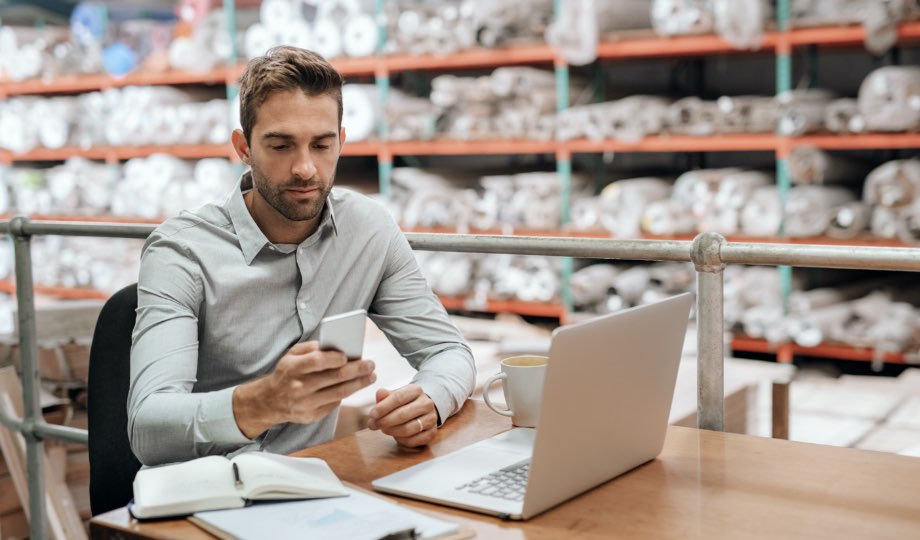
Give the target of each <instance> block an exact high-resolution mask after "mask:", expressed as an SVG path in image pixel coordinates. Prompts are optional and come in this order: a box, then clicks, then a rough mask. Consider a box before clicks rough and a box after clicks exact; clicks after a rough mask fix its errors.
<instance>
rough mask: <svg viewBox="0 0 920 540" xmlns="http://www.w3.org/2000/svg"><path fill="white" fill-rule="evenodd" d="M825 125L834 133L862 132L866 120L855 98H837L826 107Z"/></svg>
mask: <svg viewBox="0 0 920 540" xmlns="http://www.w3.org/2000/svg"><path fill="white" fill-rule="evenodd" d="M824 126H825V127H826V128H827V129H828V130H829V131H832V132H834V133H862V132H863V131H865V129H866V120H865V119H864V118H863V116H862V114H860V112H859V102H858V101H857V100H856V99H854V98H840V99H835V100H833V101H831V102H830V103H828V104H827V107H825V108H824Z"/></svg>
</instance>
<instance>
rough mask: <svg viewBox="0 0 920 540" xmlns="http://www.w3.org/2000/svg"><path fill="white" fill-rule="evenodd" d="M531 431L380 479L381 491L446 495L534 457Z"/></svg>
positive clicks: (508, 435)
mask: <svg viewBox="0 0 920 540" xmlns="http://www.w3.org/2000/svg"><path fill="white" fill-rule="evenodd" d="M533 440H534V430H533V429H528V428H519V429H513V430H511V431H507V432H505V433H502V434H499V435H496V436H495V437H492V438H490V439H486V440H484V441H480V442H478V443H476V444H473V445H470V446H467V447H465V448H462V449H460V450H457V451H455V452H452V453H450V454H447V455H445V456H441V457H438V458H435V459H432V460H429V461H426V462H424V463H419V464H418V465H415V466H414V467H410V468H408V469H405V470H402V471H400V472H398V473H395V474H392V475H389V476H386V477H384V478H380V479H378V480H376V481H375V482H374V485H375V486H377V487H381V488H390V489H399V490H406V491H410V492H415V493H422V494H424V493H427V494H431V495H434V494H436V493H445V492H448V491H452V490H453V489H454V488H457V487H459V486H461V485H463V484H465V483H466V482H469V481H470V480H473V479H476V478H479V477H481V476H484V475H486V474H489V473H492V472H495V471H497V470H499V469H502V468H504V467H507V466H509V465H512V464H514V463H517V462H519V461H521V460H523V459H526V458H528V457H530V456H531V455H532V454H533Z"/></svg>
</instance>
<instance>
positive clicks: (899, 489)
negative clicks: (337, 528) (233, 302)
mask: <svg viewBox="0 0 920 540" xmlns="http://www.w3.org/2000/svg"><path fill="white" fill-rule="evenodd" d="M508 428H510V423H509V421H508V420H507V419H506V418H504V417H500V416H498V415H496V414H494V413H492V412H490V411H489V410H488V409H486V407H485V406H484V405H483V404H482V403H480V402H477V401H470V402H468V403H467V405H466V406H465V407H464V409H463V411H462V412H461V413H460V414H459V415H457V416H456V417H454V418H452V419H451V420H450V421H449V422H448V423H447V425H446V426H445V427H444V428H443V429H442V430H441V433H440V435H439V437H438V439H437V441H436V442H435V443H434V444H432V445H431V446H430V447H429V448H427V449H425V450H421V451H416V452H410V451H406V450H401V449H399V448H398V447H397V446H396V445H395V443H394V442H393V441H392V439H390V438H388V437H385V436H383V435H381V434H380V433H377V432H370V431H362V432H359V433H357V434H355V435H352V436H349V437H346V438H343V439H339V440H336V441H332V442H330V443H327V444H324V445H321V446H318V447H315V448H310V449H307V450H304V451H302V452H300V453H299V454H297V455H302V456H316V457H321V458H323V459H325V460H326V461H327V462H328V463H329V465H330V466H331V467H332V469H333V470H335V472H336V474H338V475H339V478H341V479H342V480H344V481H348V482H352V483H354V484H357V485H359V486H361V487H364V488H368V489H370V482H371V480H373V479H375V478H377V477H379V476H383V475H385V474H388V473H391V472H393V471H397V470H399V469H402V468H405V467H407V466H409V465H411V464H413V463H417V462H419V461H423V460H426V459H429V458H431V457H433V456H437V455H441V454H444V453H446V452H449V451H451V450H453V449H456V448H459V447H461V446H463V445H466V444H469V443H472V442H474V441H477V440H480V439H483V438H485V437H488V436H491V435H493V434H495V433H499V432H501V431H504V430H506V429H508ZM918 486H920V459H918V458H911V457H904V456H897V455H891V454H882V453H877V452H867V451H862V450H852V449H846V448H836V447H830V446H819V445H812V444H804V443H795V442H789V441H781V440H776V439H763V438H757V437H751V436H746V435H734V434H728V433H716V432H710V431H700V430H696V429H691V428H681V427H670V428H668V436H667V440H666V441H665V445H664V450H663V451H662V453H661V455H660V456H659V457H658V459H656V460H654V461H652V462H650V463H648V464H646V465H644V466H642V467H639V468H638V469H636V470H633V471H631V472H629V473H627V474H625V475H623V476H621V477H619V478H617V479H615V480H613V481H611V482H608V483H606V484H604V485H602V486H600V487H598V488H595V489H594V490H592V491H589V492H588V493H585V494H583V495H581V496H579V497H577V498H575V499H573V500H571V501H569V502H568V503H565V504H563V505H561V506H558V507H556V508H554V509H552V510H549V511H548V512H546V513H544V514H542V515H540V516H537V517H536V518H534V519H532V520H530V521H528V522H526V523H518V522H502V521H501V520H499V519H497V518H491V517H488V516H479V515H478V514H473V513H470V512H464V511H460V510H452V509H447V508H442V507H438V506H435V505H429V504H425V503H417V502H414V501H408V500H405V499H399V500H400V501H403V502H406V503H407V504H411V505H413V506H417V507H421V508H425V509H429V510H436V511H437V513H439V514H440V515H441V517H447V518H448V519H452V520H455V521H459V522H461V523H462V524H463V525H464V526H466V527H469V528H472V529H474V530H476V531H477V533H478V536H477V537H478V538H486V539H491V538H511V539H524V538H527V539H541V540H542V539H546V540H549V539H554V540H555V539H558V538H588V539H601V538H605V539H606V538H615V537H623V538H640V537H645V538H706V539H709V538H771V539H772V538H794V537H799V538H834V539H837V538H873V539H880V538H896V539H899V540H900V539H905V538H917V537H920V496H918V494H920V488H918ZM91 534H92V537H93V538H131V537H140V538H162V539H173V538H175V539H179V538H182V539H193V540H194V539H199V538H200V539H204V538H211V537H210V536H209V535H207V534H205V533H204V532H203V531H201V530H199V529H198V528H196V527H195V526H194V525H192V524H190V523H188V522H186V521H184V520H176V521H167V522H160V523H149V524H139V523H137V522H135V521H133V520H131V519H130V518H129V516H128V515H127V512H126V511H125V510H124V509H119V510H114V511H112V512H109V513H107V514H103V515H101V516H98V517H96V518H94V519H93V521H92V523H91Z"/></svg>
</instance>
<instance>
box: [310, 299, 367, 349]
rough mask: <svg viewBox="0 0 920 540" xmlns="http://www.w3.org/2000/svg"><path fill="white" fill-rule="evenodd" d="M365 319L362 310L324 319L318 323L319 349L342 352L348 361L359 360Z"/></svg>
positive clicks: (365, 312) (364, 313) (365, 314)
mask: <svg viewBox="0 0 920 540" xmlns="http://www.w3.org/2000/svg"><path fill="white" fill-rule="evenodd" d="M366 317H367V311H365V310H363V309H356V310H354V311H349V312H347V313H340V314H338V315H330V316H329V317H326V318H325V319H323V320H322V321H320V323H319V348H320V349H322V350H324V351H328V350H334V351H342V352H343V353H345V357H346V358H348V359H349V360H357V359H359V358H361V355H362V354H363V351H364V324H365V318H366Z"/></svg>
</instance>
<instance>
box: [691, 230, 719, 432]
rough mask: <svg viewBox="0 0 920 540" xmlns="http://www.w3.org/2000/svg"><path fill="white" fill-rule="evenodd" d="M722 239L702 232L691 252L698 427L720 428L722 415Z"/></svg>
mask: <svg viewBox="0 0 920 540" xmlns="http://www.w3.org/2000/svg"><path fill="white" fill-rule="evenodd" d="M724 243H725V238H724V237H723V236H722V235H720V234H717V233H713V232H707V233H703V234H700V235H699V236H697V237H696V238H695V239H694V240H693V249H692V250H691V252H690V258H691V260H692V261H693V265H694V266H695V267H696V271H697V295H696V335H697V351H698V358H697V364H696V365H697V368H696V370H697V371H696V376H697V427H699V428H700V429H710V430H713V431H722V429H723V416H724V392H723V381H724V376H723V370H724V363H725V353H724V350H723V348H724V345H723V343H724V342H723V340H724V329H723V327H724V323H723V313H722V286H723V279H722V278H723V270H724V269H725V264H724V263H723V262H722V257H721V253H720V252H721V249H722V245H723V244H724Z"/></svg>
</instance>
